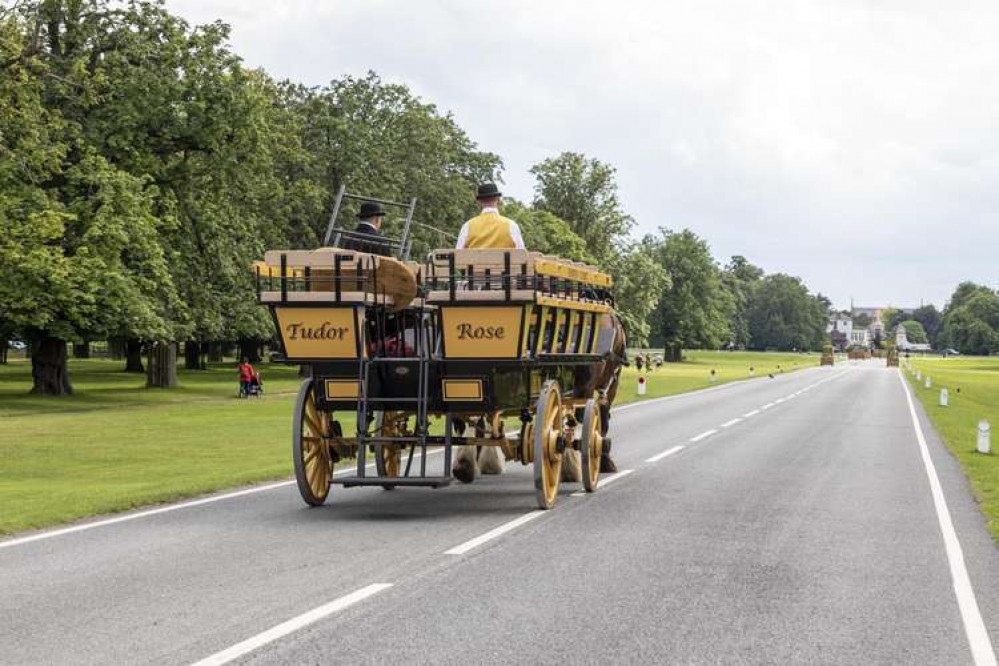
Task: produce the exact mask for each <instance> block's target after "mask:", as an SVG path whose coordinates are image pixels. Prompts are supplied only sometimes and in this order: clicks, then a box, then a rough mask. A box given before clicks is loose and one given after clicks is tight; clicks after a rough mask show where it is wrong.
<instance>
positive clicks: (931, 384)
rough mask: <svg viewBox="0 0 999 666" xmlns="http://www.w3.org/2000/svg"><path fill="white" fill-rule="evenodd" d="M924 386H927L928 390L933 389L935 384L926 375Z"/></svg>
mask: <svg viewBox="0 0 999 666" xmlns="http://www.w3.org/2000/svg"><path fill="white" fill-rule="evenodd" d="M923 386H925V387H926V388H931V387H932V386H933V382H932V381H930V376H929V375H926V383H925V384H923Z"/></svg>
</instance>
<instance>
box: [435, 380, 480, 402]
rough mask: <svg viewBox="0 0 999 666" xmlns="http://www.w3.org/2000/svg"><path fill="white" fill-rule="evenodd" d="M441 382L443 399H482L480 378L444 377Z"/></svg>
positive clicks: (468, 400)
mask: <svg viewBox="0 0 999 666" xmlns="http://www.w3.org/2000/svg"><path fill="white" fill-rule="evenodd" d="M443 384H444V386H443V388H444V400H445V401H448V402H456V401H465V402H479V401H481V400H482V380H481V379H445V380H443Z"/></svg>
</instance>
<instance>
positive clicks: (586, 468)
mask: <svg viewBox="0 0 999 666" xmlns="http://www.w3.org/2000/svg"><path fill="white" fill-rule="evenodd" d="M601 430H602V428H601V418H600V407H599V405H597V401H596V400H595V399H593V398H590V399H589V400H587V401H586V408H585V409H584V410H583V437H582V439H580V441H579V457H580V461H579V463H580V467H582V472H583V488H584V489H585V490H586V492H588V493H592V492H593V491H595V490H596V489H597V480H598V479H599V478H600V455H601V454H602V453H603V448H604V437H603V435H601V434H600V433H601Z"/></svg>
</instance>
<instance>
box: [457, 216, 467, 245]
mask: <svg viewBox="0 0 999 666" xmlns="http://www.w3.org/2000/svg"><path fill="white" fill-rule="evenodd" d="M467 242H468V222H465V224H463V225H461V231H460V232H458V242H457V243H455V244H454V249H456V250H464V249H465V243H467Z"/></svg>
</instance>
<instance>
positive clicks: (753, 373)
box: [749, 366, 756, 377]
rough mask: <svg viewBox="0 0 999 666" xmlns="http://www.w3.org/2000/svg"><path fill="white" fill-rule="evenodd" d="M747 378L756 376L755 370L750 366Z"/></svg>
mask: <svg viewBox="0 0 999 666" xmlns="http://www.w3.org/2000/svg"><path fill="white" fill-rule="evenodd" d="M749 376H750V377H755V376H756V368H754V367H752V366H750V368H749Z"/></svg>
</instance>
